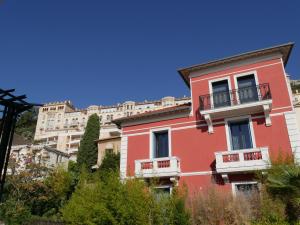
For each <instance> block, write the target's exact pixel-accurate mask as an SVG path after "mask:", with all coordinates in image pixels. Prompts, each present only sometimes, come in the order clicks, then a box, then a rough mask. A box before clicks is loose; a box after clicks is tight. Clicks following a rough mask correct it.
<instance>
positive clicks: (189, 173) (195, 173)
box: [180, 171, 216, 177]
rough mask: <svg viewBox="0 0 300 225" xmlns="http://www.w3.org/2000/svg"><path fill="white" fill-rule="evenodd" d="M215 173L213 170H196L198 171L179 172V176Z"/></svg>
mask: <svg viewBox="0 0 300 225" xmlns="http://www.w3.org/2000/svg"><path fill="white" fill-rule="evenodd" d="M212 174H216V172H215V171H198V172H185V173H181V174H180V176H181V177H190V176H204V175H212Z"/></svg>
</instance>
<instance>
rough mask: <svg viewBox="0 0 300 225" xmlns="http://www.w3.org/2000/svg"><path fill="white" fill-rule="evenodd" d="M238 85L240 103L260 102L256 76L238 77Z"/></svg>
mask: <svg viewBox="0 0 300 225" xmlns="http://www.w3.org/2000/svg"><path fill="white" fill-rule="evenodd" d="M237 84H238V95H239V101H240V103H247V102H254V101H258V93H257V87H256V83H255V77H254V74H251V75H247V76H242V77H238V78H237Z"/></svg>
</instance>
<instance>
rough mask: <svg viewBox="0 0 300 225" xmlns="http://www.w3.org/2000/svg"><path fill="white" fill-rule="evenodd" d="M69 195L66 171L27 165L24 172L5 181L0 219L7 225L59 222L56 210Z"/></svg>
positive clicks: (69, 183)
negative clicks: (38, 219) (40, 220)
mask: <svg viewBox="0 0 300 225" xmlns="http://www.w3.org/2000/svg"><path fill="white" fill-rule="evenodd" d="M70 195H71V176H70V175H69V173H68V172H67V171H65V170H63V169H62V168H57V169H55V170H52V171H51V170H49V169H47V168H45V167H43V166H41V165H39V164H29V165H27V168H26V170H23V171H20V172H19V173H16V174H15V175H11V176H8V177H7V182H6V185H5V192H4V203H3V204H1V206H0V211H1V213H0V218H1V219H2V220H4V221H5V222H6V223H8V224H21V221H23V222H24V221H25V219H27V220H29V219H30V218H31V217H32V216H37V217H47V218H59V217H60V213H59V209H60V208H61V207H62V206H63V205H64V204H65V202H66V201H67V200H68V198H69V197H70ZM12 215H13V216H12Z"/></svg>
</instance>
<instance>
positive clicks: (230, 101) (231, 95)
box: [199, 83, 272, 110]
mask: <svg viewBox="0 0 300 225" xmlns="http://www.w3.org/2000/svg"><path fill="white" fill-rule="evenodd" d="M271 98H272V95H271V89H270V86H269V84H268V83H264V84H259V85H257V86H249V87H244V88H239V89H233V90H229V91H224V92H216V93H213V94H208V95H201V96H200V97H199V101H200V110H210V109H216V108H221V107H226V106H234V105H240V104H245V103H252V102H257V101H263V100H269V99H271Z"/></svg>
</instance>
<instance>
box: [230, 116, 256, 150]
mask: <svg viewBox="0 0 300 225" xmlns="http://www.w3.org/2000/svg"><path fill="white" fill-rule="evenodd" d="M245 119H248V120H249V127H250V132H251V139H252V148H256V141H255V134H254V129H253V122H252V117H251V116H250V115H247V116H239V117H233V118H226V119H225V131H226V132H225V133H226V142H227V151H236V150H232V144H231V136H230V135H231V134H230V128H229V123H230V122H238V121H242V120H245Z"/></svg>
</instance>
